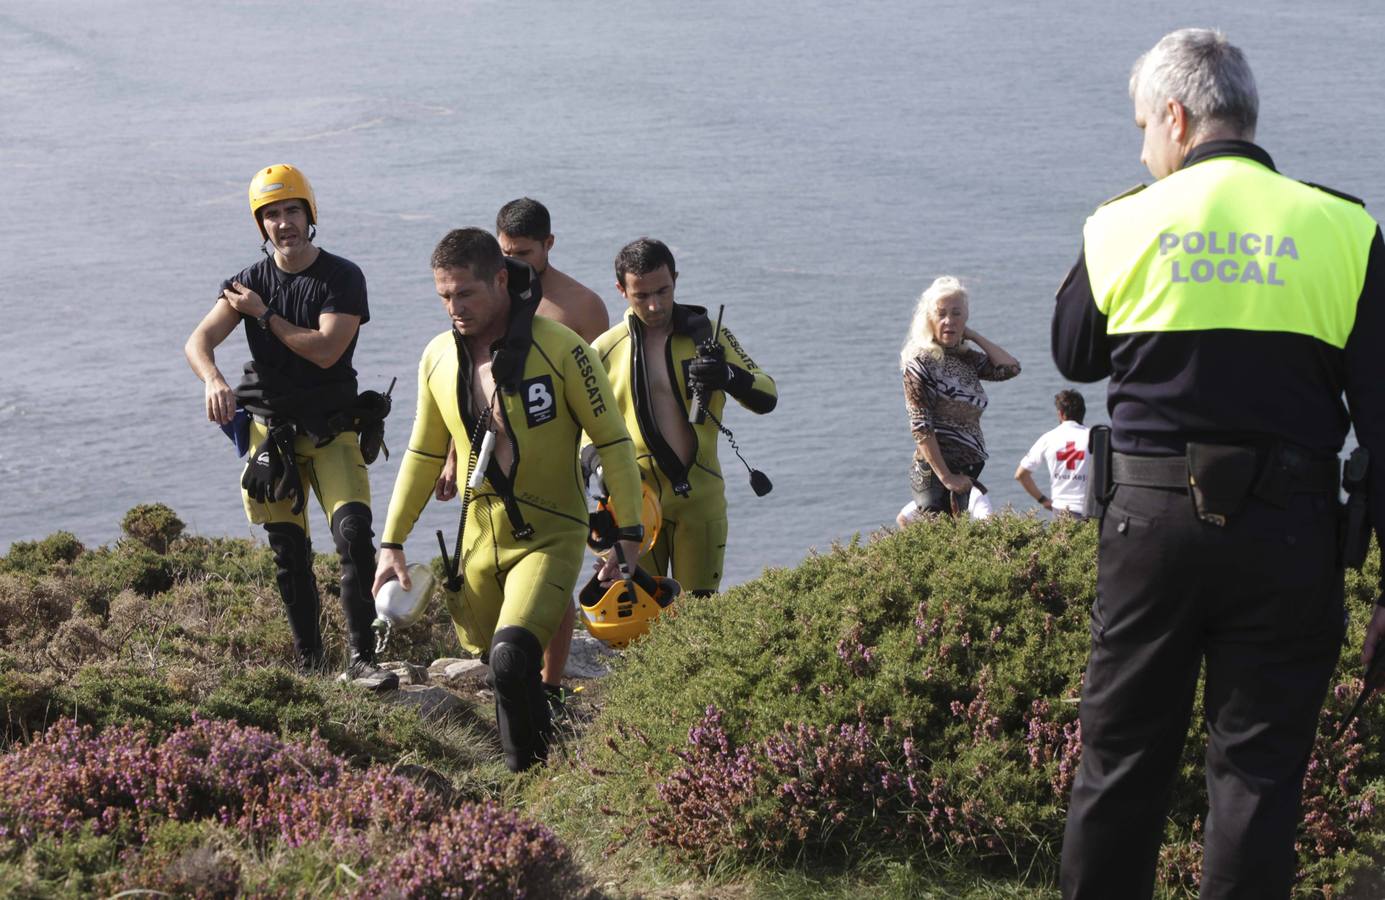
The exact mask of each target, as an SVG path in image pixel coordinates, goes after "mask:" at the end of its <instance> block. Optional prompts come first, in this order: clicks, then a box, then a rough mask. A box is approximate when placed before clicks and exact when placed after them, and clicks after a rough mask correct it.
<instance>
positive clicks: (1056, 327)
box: [1052, 250, 1111, 381]
mask: <svg viewBox="0 0 1385 900" xmlns="http://www.w3.org/2000/svg"><path fill="white" fill-rule="evenodd" d="M1052 345H1053V362H1054V365H1056V366H1057V367H1058V371H1059V372H1061V373H1063V377H1064V378H1069V379H1071V380H1073V381H1100V380H1101V379H1103V378H1106V377H1107V376H1109V375H1110V374H1111V339H1110V337H1109V336H1108V335H1107V333H1106V314H1105V313H1103V312H1102V311H1101V310H1099V309H1097V305H1096V298H1095V297H1093V296H1092V282H1091V278H1089V277H1088V275H1087V254H1086V251H1085V250H1084V251H1083V252H1082V253H1081V254H1080V255H1079V256H1078V257H1077V264H1076V265H1074V266H1073V267H1072V271H1070V272H1068V277H1067V278H1066V279H1065V280H1064V281H1063V285H1062V287H1060V288H1058V298H1057V303H1056V305H1055V306H1054V309H1053V332H1052Z"/></svg>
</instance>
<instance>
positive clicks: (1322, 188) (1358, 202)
mask: <svg viewBox="0 0 1385 900" xmlns="http://www.w3.org/2000/svg"><path fill="white" fill-rule="evenodd" d="M1300 183H1302V184H1306V185H1308V186H1309V187H1310V188H1317V189H1318V190H1320V191H1322V192H1323V193H1325V194H1331V195H1332V196H1334V197H1340V198H1341V199H1343V200H1346V201H1348V202H1350V203H1355V204H1356V205H1357V206H1363V207H1364V206H1365V205H1366V201H1365V200H1362V199H1361V198H1360V197H1353V196H1351V195H1350V194H1344V193H1342V192H1341V191H1338V190H1333V189H1332V188H1330V187H1326V186H1324V185H1321V184H1314V183H1313V182H1311V181H1302V182H1300Z"/></svg>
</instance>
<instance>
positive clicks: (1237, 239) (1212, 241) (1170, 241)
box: [1159, 231, 1298, 285]
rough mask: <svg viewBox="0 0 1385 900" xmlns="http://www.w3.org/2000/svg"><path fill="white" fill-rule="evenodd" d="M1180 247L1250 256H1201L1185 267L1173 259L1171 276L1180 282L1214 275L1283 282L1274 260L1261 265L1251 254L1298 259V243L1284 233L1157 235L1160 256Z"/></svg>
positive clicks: (1228, 279) (1230, 280)
mask: <svg viewBox="0 0 1385 900" xmlns="http://www.w3.org/2000/svg"><path fill="white" fill-rule="evenodd" d="M1179 247H1181V248H1182V250H1183V252H1184V253H1187V254H1192V253H1212V254H1217V255H1219V256H1225V255H1227V254H1230V253H1236V252H1237V251H1238V250H1239V251H1240V255H1241V256H1248V257H1252V258H1251V259H1246V260H1239V259H1223V260H1220V261H1218V262H1213V261H1212V260H1210V259H1207V258H1205V257H1204V258H1200V259H1195V260H1193V261H1192V263H1191V264H1190V265H1189V266H1188V269H1187V270H1186V271H1184V269H1183V266H1182V263H1183V262H1184V260H1181V259H1175V260H1174V261H1173V274H1172V276H1171V280H1172V281H1175V282H1180V283H1182V282H1188V281H1196V282H1198V283H1202V282H1207V281H1211V280H1212V279H1213V278H1214V277H1215V278H1216V279H1217V280H1218V281H1220V282H1223V283H1225V284H1235V283H1236V282H1238V281H1239V282H1249V281H1253V282H1256V283H1258V284H1273V285H1283V284H1284V282H1283V281H1282V280H1281V279H1280V278H1279V277H1278V276H1279V273H1278V271H1277V265H1278V264H1277V263H1274V262H1271V263H1269V265H1268V268H1267V269H1262V268H1261V266H1260V263H1259V261H1258V260H1256V259H1254V257H1256V256H1271V257H1274V258H1276V259H1278V258H1279V257H1282V256H1287V257H1289V258H1290V259H1298V245H1297V244H1296V243H1294V239H1293V238H1292V237H1289V236H1287V235H1286V236H1284V237H1281V238H1279V239H1278V240H1277V241H1276V239H1275V236H1274V235H1272V234H1264V235H1261V234H1254V233H1246V234H1237V233H1236V232H1234V231H1228V232H1225V233H1222V232H1218V231H1208V232H1202V231H1189V232H1187V233H1186V234H1183V235H1181V236H1180V235H1177V234H1173V233H1172V232H1168V231H1166V232H1164V233H1163V234H1161V235H1159V255H1160V256H1167V255H1168V254H1169V253H1170V252H1171V251H1173V250H1174V249H1176V248H1179Z"/></svg>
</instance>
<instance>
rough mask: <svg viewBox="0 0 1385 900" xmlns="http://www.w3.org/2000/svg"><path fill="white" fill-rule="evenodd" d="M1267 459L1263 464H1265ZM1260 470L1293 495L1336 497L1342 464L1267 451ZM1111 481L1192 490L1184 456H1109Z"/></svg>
mask: <svg viewBox="0 0 1385 900" xmlns="http://www.w3.org/2000/svg"><path fill="white" fill-rule="evenodd" d="M1266 458H1268V460H1269V462H1268V464H1266V463H1265V462H1264V460H1265V459H1266ZM1261 460H1262V462H1261V468H1262V469H1264V468H1267V467H1268V466H1273V467H1274V468H1275V469H1277V470H1278V472H1277V473H1276V474H1279V475H1281V476H1284V478H1283V480H1284V482H1285V486H1286V488H1287V490H1288V491H1289V492H1290V493H1294V494H1321V493H1336V492H1337V489H1338V487H1339V485H1340V484H1341V480H1340V479H1341V464H1340V463H1339V462H1338V461H1337V460H1336V459H1322V458H1318V457H1311V456H1308V455H1307V454H1305V453H1302V452H1299V451H1282V450H1281V451H1270V452H1267V453H1265V454H1262V456H1261ZM1111 480H1112V481H1114V482H1115V483H1116V484H1128V485H1131V486H1132V487H1152V488H1177V489H1180V490H1187V489H1188V488H1189V487H1190V486H1191V481H1192V479H1191V476H1190V475H1189V467H1188V458H1187V457H1186V456H1132V455H1131V454H1129V453H1120V452H1112V454H1111Z"/></svg>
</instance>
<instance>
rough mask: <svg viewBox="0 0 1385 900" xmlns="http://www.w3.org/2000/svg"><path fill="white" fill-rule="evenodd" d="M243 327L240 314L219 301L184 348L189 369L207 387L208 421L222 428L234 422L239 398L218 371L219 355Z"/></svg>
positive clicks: (220, 299)
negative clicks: (221, 348) (237, 329)
mask: <svg viewBox="0 0 1385 900" xmlns="http://www.w3.org/2000/svg"><path fill="white" fill-rule="evenodd" d="M239 323H240V314H239V313H237V312H236V311H235V310H234V309H233V308H232V307H231V304H230V303H228V302H227V301H226V298H225V297H218V298H217V301H216V303H215V304H214V305H213V306H212V308H211V310H210V311H209V312H208V313H207V314H206V315H205V316H203V317H202V321H201V322H199V323H198V324H197V327H196V328H194V329H193V331H192V335H191V336H190V337H189V338H188V340H187V343H186V344H184V345H183V355H184V356H186V357H187V360H188V365H189V366H191V367H192V371H193V372H194V373H196V375H197V377H198V378H200V379H202V383H203V385H204V386H205V387H204V393H205V395H206V403H207V418H208V419H209V420H211V421H213V422H216V423H217V424H219V425H224V424H226V423H227V422H229V421H231V417H232V416H234V415H235V412H236V394H235V391H233V390H231V386H230V385H229V384H227V383H226V379H225V378H224V377H223V376H222V374H221V370H220V369H218V368H217V367H216V353H215V351H216V348H217V347H219V346H221V342H222V341H224V340H226V338H227V337H228V336H229V335H230V334H231V332H232V331H235V330H236V325H238V324H239Z"/></svg>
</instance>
